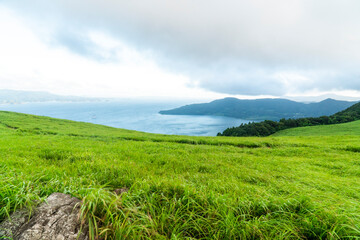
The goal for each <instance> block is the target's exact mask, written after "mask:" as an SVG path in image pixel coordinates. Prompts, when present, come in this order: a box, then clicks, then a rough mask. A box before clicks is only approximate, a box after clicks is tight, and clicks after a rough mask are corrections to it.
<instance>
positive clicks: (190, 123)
mask: <svg viewBox="0 0 360 240" xmlns="http://www.w3.org/2000/svg"><path fill="white" fill-rule="evenodd" d="M182 105H184V102H168V103H164V102H134V101H109V102H67V103H64V102H43V103H23V104H3V105H0V110H4V111H14V112H20V113H28V114H35V115H40V116H48V117H54V118H61V119H68V120H74V121H81V122H90V123H95V124H102V125H107V126H111V127H117V128H125V129H130V130H136V131H142V132H149V133H160V134H174V135H190V136H216V134H217V133H218V132H222V131H223V130H225V129H226V128H228V127H233V126H239V125H240V124H241V123H247V122H249V120H243V119H236V118H229V117H222V116H184V115H161V114H159V111H160V110H167V109H172V108H175V107H179V106H182Z"/></svg>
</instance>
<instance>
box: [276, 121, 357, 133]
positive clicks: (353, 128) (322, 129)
mask: <svg viewBox="0 0 360 240" xmlns="http://www.w3.org/2000/svg"><path fill="white" fill-rule="evenodd" d="M344 135H360V121H354V122H349V123H341V124H331V125H320V126H310V127H299V128H290V129H286V130H282V131H279V132H277V133H275V134H273V136H344Z"/></svg>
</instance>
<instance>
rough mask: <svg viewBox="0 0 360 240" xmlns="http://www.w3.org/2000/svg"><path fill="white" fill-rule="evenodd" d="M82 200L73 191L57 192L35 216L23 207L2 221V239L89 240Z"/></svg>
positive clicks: (0, 227) (36, 211) (37, 210)
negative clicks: (80, 217) (81, 207)
mask: <svg viewBox="0 0 360 240" xmlns="http://www.w3.org/2000/svg"><path fill="white" fill-rule="evenodd" d="M80 203H81V201H80V200H79V199H77V198H74V197H71V196H70V195H67V194H63V193H53V194H51V195H50V196H49V197H48V198H47V200H46V202H44V203H42V204H41V205H40V206H39V207H38V208H37V209H36V210H35V212H34V214H33V215H32V216H31V217H29V214H28V212H27V211H25V210H20V211H16V212H15V213H13V214H12V215H11V216H10V219H8V220H5V221H4V222H2V223H0V239H14V240H88V234H87V233H88V227H87V226H86V225H84V226H82V225H81V223H80V220H79V210H80Z"/></svg>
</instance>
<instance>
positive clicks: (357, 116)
mask: <svg viewBox="0 0 360 240" xmlns="http://www.w3.org/2000/svg"><path fill="white" fill-rule="evenodd" d="M356 120H360V103H356V104H354V105H352V106H351V107H349V108H347V109H345V110H343V111H341V112H337V113H335V114H333V115H331V116H321V117H310V118H298V119H284V118H283V119H280V121H278V122H275V121H270V120H265V121H262V122H250V123H247V124H241V125H240V126H238V127H231V128H227V129H225V130H224V131H223V133H218V136H237V137H247V136H270V135H272V134H275V133H277V132H279V131H282V130H285V129H291V128H296V127H307V126H321V125H334V124H341V123H347V122H352V121H356ZM335 128H336V127H335ZM318 129H321V128H318ZM325 129H326V128H325Z"/></svg>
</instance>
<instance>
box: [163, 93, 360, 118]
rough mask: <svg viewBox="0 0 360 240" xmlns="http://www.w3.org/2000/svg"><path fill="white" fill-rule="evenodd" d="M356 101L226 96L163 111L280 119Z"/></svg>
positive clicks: (318, 113) (343, 106)
mask: <svg viewBox="0 0 360 240" xmlns="http://www.w3.org/2000/svg"><path fill="white" fill-rule="evenodd" d="M354 103H356V102H350V101H339V100H334V99H331V98H328V99H326V100H323V101H321V102H315V103H302V102H295V101H291V100H287V99H269V98H268V99H255V100H241V99H237V98H224V99H219V100H215V101H212V102H210V103H200V104H191V105H186V106H182V107H179V108H175V109H172V110H163V111H160V114H167V115H213V116H226V117H233V118H241V119H250V120H265V119H266V120H279V119H281V118H303V117H318V116H329V115H332V114H334V113H336V112H339V111H342V110H344V109H346V108H348V107H350V106H351V105H353V104H354Z"/></svg>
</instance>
